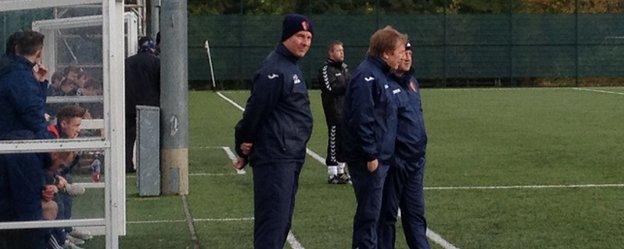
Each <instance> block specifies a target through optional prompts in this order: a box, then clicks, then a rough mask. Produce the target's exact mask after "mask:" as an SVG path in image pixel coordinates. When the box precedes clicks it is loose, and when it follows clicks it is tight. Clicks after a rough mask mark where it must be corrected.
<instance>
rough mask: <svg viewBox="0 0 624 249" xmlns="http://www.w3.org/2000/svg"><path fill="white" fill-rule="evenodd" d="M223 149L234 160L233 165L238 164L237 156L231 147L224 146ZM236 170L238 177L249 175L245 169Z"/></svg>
mask: <svg viewBox="0 0 624 249" xmlns="http://www.w3.org/2000/svg"><path fill="white" fill-rule="evenodd" d="M221 148H223V150H224V151H225V154H227V155H228V157H229V158H230V160H232V163H234V162H236V156H235V155H234V152H232V150H231V149H230V147H227V146H223V147H221ZM235 170H236V174H238V175H244V174H245V173H247V172H246V171H245V169H235Z"/></svg>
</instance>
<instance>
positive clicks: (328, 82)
mask: <svg viewBox="0 0 624 249" xmlns="http://www.w3.org/2000/svg"><path fill="white" fill-rule="evenodd" d="M318 80H319V85H320V87H321V92H323V93H325V94H330V95H342V94H344V93H345V92H346V90H347V89H346V84H340V83H341V82H339V79H338V77H336V75H335V72H334V70H332V69H331V68H330V67H329V65H327V64H325V65H323V67H321V69H320V71H319V76H318Z"/></svg>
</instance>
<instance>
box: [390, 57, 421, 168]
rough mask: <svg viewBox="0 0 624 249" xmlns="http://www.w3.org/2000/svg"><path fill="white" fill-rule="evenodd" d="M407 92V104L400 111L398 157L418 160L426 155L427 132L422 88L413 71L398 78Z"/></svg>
mask: <svg viewBox="0 0 624 249" xmlns="http://www.w3.org/2000/svg"><path fill="white" fill-rule="evenodd" d="M396 80H397V82H399V85H401V88H402V89H403V90H404V91H405V96H406V97H407V104H406V105H403V106H400V107H399V111H398V128H397V141H396V155H397V156H399V157H401V158H403V159H418V158H420V157H422V156H424V155H425V149H426V146H427V132H426V130H425V119H424V117H423V110H422V105H421V100H420V86H419V84H418V81H417V80H416V78H414V76H413V69H412V70H410V72H407V73H405V74H404V75H403V76H402V77H397V78H396Z"/></svg>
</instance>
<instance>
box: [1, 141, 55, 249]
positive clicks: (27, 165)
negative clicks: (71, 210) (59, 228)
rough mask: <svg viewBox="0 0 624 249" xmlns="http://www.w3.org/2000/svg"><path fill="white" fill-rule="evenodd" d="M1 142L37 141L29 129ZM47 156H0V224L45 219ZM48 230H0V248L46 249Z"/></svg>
mask: <svg viewBox="0 0 624 249" xmlns="http://www.w3.org/2000/svg"><path fill="white" fill-rule="evenodd" d="M0 138H1V139H2V140H26V139H35V135H34V134H33V132H31V131H28V130H17V131H10V132H8V133H6V134H5V135H3V136H2V137H0ZM47 164H49V157H46V156H44V154H34V153H20V154H0V222H6V221H37V220H42V218H43V216H42V212H43V209H42V207H41V200H42V193H43V189H44V182H45V174H44V167H45V165H47ZM47 233H48V230H47V229H26V230H0V248H1V249H4V248H7V249H8V248H25V249H26V248H28V249H43V248H45V244H46V240H47Z"/></svg>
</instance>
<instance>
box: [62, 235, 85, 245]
mask: <svg viewBox="0 0 624 249" xmlns="http://www.w3.org/2000/svg"><path fill="white" fill-rule="evenodd" d="M67 243H70V244H74V245H78V246H79V245H84V243H85V241H84V240H81V239H79V238H75V237H73V236H71V235H69V234H68V235H67V240H66V241H65V244H67Z"/></svg>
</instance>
